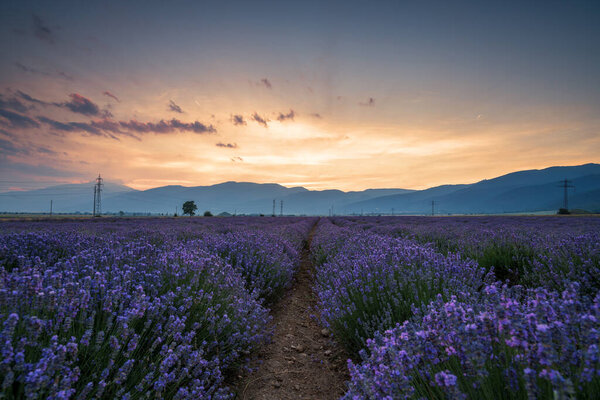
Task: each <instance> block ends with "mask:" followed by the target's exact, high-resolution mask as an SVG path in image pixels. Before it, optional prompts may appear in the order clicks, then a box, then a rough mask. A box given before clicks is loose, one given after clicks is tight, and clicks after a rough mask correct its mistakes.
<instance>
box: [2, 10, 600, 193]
mask: <svg viewBox="0 0 600 400" xmlns="http://www.w3.org/2000/svg"><path fill="white" fill-rule="evenodd" d="M0 54H2V57H0V191H3V190H25V189H32V188H37V187H43V186H49V185H51V184H58V183H81V182H89V181H91V180H93V179H94V178H95V177H96V176H97V175H98V174H99V173H100V174H102V176H103V177H104V178H105V179H106V180H107V181H111V182H120V183H123V184H125V185H128V186H131V187H133V188H136V189H147V188H151V187H157V186H164V185H184V186H199V185H211V184H216V183H220V182H225V181H251V182H258V183H267V182H270V183H279V184H282V185H284V186H288V187H290V186H304V187H306V188H309V189H330V188H336V189H342V190H362V189H367V188H392V187H393V188H410V189H423V188H428V187H432V186H436V185H440V184H451V183H471V182H476V181H479V180H481V179H487V178H493V177H495V176H498V175H502V174H505V173H509V172H513V171H517V170H523V169H537V168H545V167H549V166H555V165H578V164H584V163H588V162H600V157H599V156H598V155H599V154H600V67H599V65H600V2H599V1H597V0H594V1H576V0H575V1H552V0H550V1H494V2H485V1H428V0H424V1H370V2H366V1H360V2H355V1H348V0H346V1H330V2H329V1H328V2H323V1H272V2H266V1H219V2H217V1H214V2H213V1H178V0H174V1H151V0H149V1H143V2H141V1H126V0H125V1H113V2H110V1H91V0H90V1H85V2H82V1H61V0H55V1H51V2H50V1H26V0H18V1H12V0H4V1H2V2H0Z"/></svg>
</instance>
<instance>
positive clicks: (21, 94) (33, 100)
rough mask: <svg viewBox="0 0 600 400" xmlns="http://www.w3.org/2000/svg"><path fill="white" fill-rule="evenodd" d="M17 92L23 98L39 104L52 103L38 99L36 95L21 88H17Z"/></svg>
mask: <svg viewBox="0 0 600 400" xmlns="http://www.w3.org/2000/svg"><path fill="white" fill-rule="evenodd" d="M16 93H17V96H19V97H21V98H22V99H23V100H26V101H28V102H30V103H34V104H39V105H41V106H48V105H51V104H52V103H48V102H45V101H42V100H40V99H36V98H35V97H31V96H30V95H28V94H27V93H23V92H21V91H20V90H17V92H16Z"/></svg>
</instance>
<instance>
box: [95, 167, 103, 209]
mask: <svg viewBox="0 0 600 400" xmlns="http://www.w3.org/2000/svg"><path fill="white" fill-rule="evenodd" d="M102 181H103V179H102V178H101V177H100V174H98V177H97V178H96V184H95V185H94V217H99V216H100V214H102V198H101V193H102V186H104V183H102Z"/></svg>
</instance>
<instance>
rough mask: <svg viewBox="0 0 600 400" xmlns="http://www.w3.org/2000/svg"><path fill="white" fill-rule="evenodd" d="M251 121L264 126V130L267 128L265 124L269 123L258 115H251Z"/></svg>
mask: <svg viewBox="0 0 600 400" xmlns="http://www.w3.org/2000/svg"><path fill="white" fill-rule="evenodd" d="M252 119H253V120H254V121H256V122H258V123H259V124H260V125H262V126H264V127H265V128H268V127H269V126H268V125H267V122H269V120H268V119H266V118H263V117H261V116H260V115H258V114H257V113H254V114H252Z"/></svg>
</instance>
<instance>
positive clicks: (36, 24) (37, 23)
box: [31, 14, 56, 44]
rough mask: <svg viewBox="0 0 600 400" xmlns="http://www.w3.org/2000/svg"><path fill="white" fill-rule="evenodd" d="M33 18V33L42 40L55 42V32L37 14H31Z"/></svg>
mask: <svg viewBox="0 0 600 400" xmlns="http://www.w3.org/2000/svg"><path fill="white" fill-rule="evenodd" d="M31 17H32V20H33V34H34V35H35V37H36V38H38V39H40V40H41V41H44V42H47V43H50V44H54V41H55V39H56V38H55V34H54V32H53V31H52V30H51V29H50V28H49V27H48V25H47V24H46V23H45V22H44V21H43V20H42V19H41V18H40V17H39V16H38V15H36V14H32V15H31Z"/></svg>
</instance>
